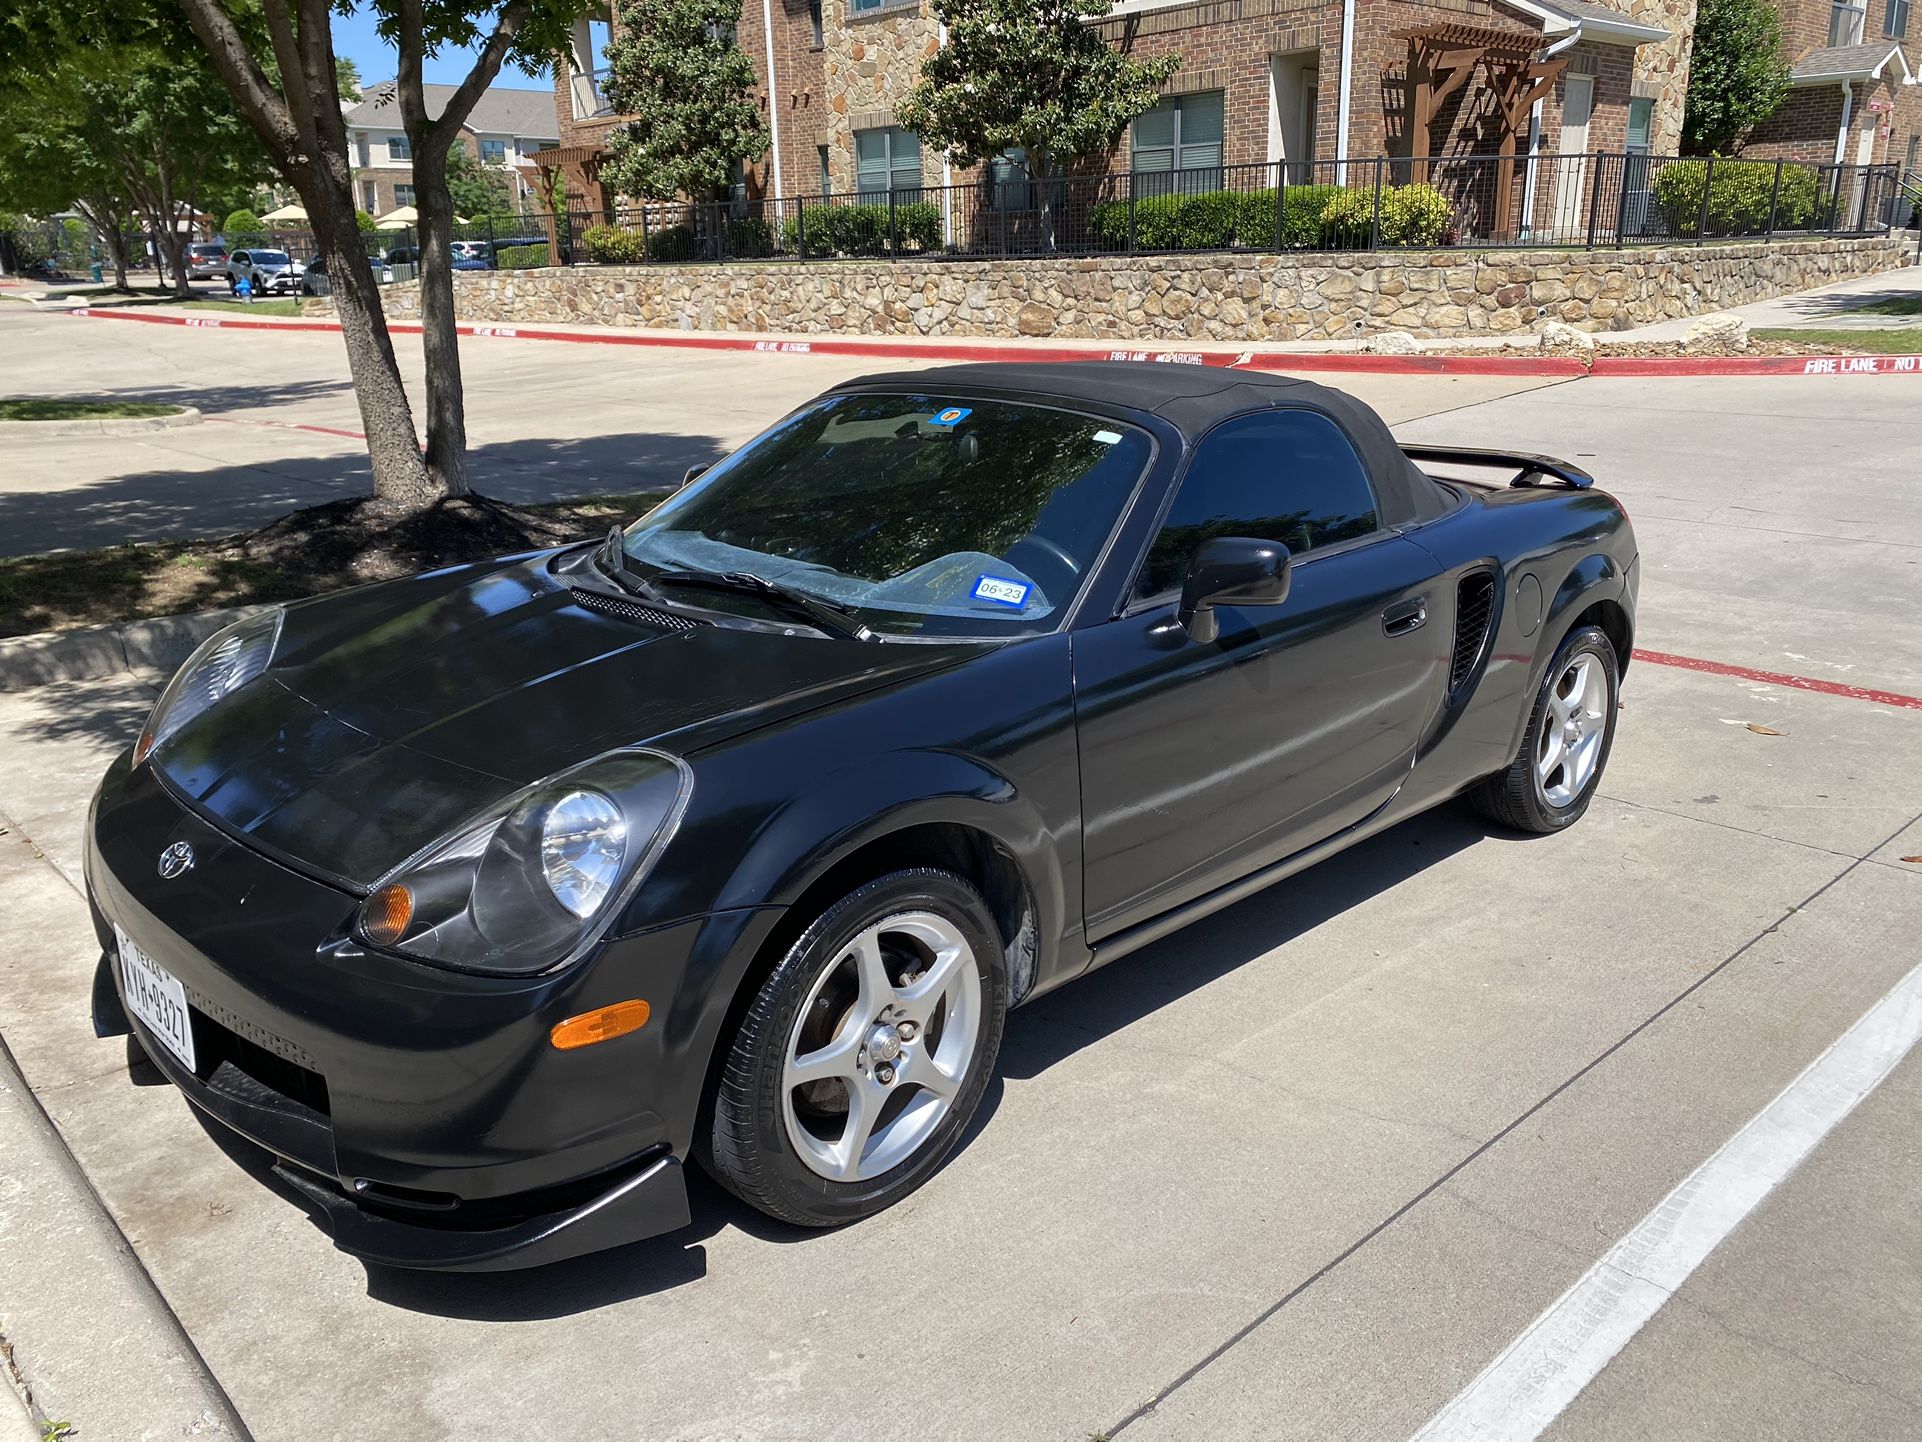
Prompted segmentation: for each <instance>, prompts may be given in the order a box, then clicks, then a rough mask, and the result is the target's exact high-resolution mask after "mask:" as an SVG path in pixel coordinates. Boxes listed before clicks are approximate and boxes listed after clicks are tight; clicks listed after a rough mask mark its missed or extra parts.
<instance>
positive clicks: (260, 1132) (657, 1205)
mask: <svg viewBox="0 0 1922 1442" xmlns="http://www.w3.org/2000/svg"><path fill="white" fill-rule="evenodd" d="M176 841H186V842H188V843H189V844H190V845H191V846H192V847H193V848H194V852H195V856H196V861H195V864H194V865H193V867H192V868H191V869H190V870H189V871H187V872H186V873H185V874H184V875H182V876H180V877H178V878H176V879H174V880H162V879H161V878H160V877H159V875H158V873H157V870H156V867H155V861H156V859H157V858H158V856H159V854H160V852H161V851H162V850H163V849H165V848H166V847H167V846H169V845H171V844H172V843H173V842H176ZM86 871H87V886H88V894H89V896H90V898H91V900H92V903H93V907H94V914H95V926H96V930H97V931H98V933H99V936H100V940H101V947H102V951H103V957H102V970H103V973H104V974H103V976H102V977H101V978H100V979H99V980H98V982H97V985H96V988H95V1014H96V1017H95V1019H96V1027H97V1028H98V1029H101V1030H103V1031H107V1032H112V1031H125V1030H129V1029H136V1028H139V1023H137V1022H131V1021H130V1020H128V1019H127V1017H126V1013H125V1009H124V1002H123V998H122V997H121V994H120V978H119V967H118V966H116V965H111V964H109V962H108V958H109V957H110V956H111V955H112V954H113V952H114V949H115V941H114V937H113V928H114V927H115V926H118V927H120V928H121V929H122V930H124V931H125V932H126V933H127V934H128V935H129V936H131V937H132V938H133V939H134V941H135V942H136V943H137V944H138V945H139V946H140V947H141V949H142V950H143V951H145V952H147V953H148V954H149V955H150V956H151V957H153V959H154V960H155V961H156V962H157V963H159V964H160V965H161V966H163V967H165V968H166V969H167V970H168V971H169V972H171V973H172V974H173V975H174V976H175V977H177V978H178V979H179V980H180V982H181V983H182V985H183V986H184V987H185V988H186V992H187V999H188V1004H189V1010H190V1012H191V1014H192V1023H191V1024H192V1027H193V1034H194V1038H195V1050H196V1053H197V1057H196V1066H195V1068H194V1070H193V1071H191V1072H190V1071H188V1069H187V1068H186V1067H185V1066H184V1065H182V1064H181V1062H180V1061H179V1060H178V1059H177V1058H175V1057H174V1056H173V1055H172V1054H171V1053H170V1052H168V1051H167V1049H166V1048H165V1046H164V1045H163V1044H162V1043H161V1042H160V1041H159V1040H158V1039H157V1038H155V1037H152V1036H150V1035H146V1034H145V1033H144V1029H141V1040H142V1043H143V1045H144V1046H145V1048H146V1050H147V1052H148V1054H149V1056H151V1057H152V1058H153V1060H154V1063H155V1065H156V1066H158V1067H159V1068H160V1070H161V1071H162V1072H163V1073H164V1074H165V1075H166V1076H167V1077H168V1079H169V1080H171V1081H172V1082H173V1083H174V1084H175V1085H176V1086H177V1087H179V1088H180V1090H181V1091H182V1092H183V1093H185V1095H186V1096H187V1097H188V1099H189V1100H190V1101H192V1102H193V1103H194V1105H195V1106H196V1107H197V1108H198V1109H199V1110H200V1111H201V1112H202V1113H204V1114H205V1115H206V1116H208V1117H210V1118H212V1119H213V1120H215V1121H218V1122H220V1123H221V1124H222V1125H224V1126H226V1127H228V1128H231V1129H232V1130H233V1131H235V1132H237V1133H239V1134H240V1135H242V1136H244V1137H247V1138H248V1139H250V1140H252V1141H253V1142H255V1143H257V1144H258V1145H260V1146H262V1147H264V1148H266V1149H267V1150H268V1151H270V1152H272V1153H274V1155H275V1156H276V1157H277V1158H278V1159H279V1166H278V1168H277V1170H278V1171H279V1173H280V1174H281V1176H282V1178H283V1179H284V1180H286V1181H287V1182H288V1183H289V1184H290V1186H291V1188H292V1190H293V1191H294V1192H295V1193H296V1194H297V1195H298V1196H299V1197H300V1198H301V1199H302V1200H303V1201H305V1202H306V1203H308V1204H310V1205H311V1206H312V1207H313V1208H314V1209H315V1210H317V1211H318V1212H319V1213H320V1214H321V1216H322V1217H323V1218H324V1219H325V1220H326V1222H327V1223H328V1225H329V1226H330V1228H331V1230H332V1231H333V1234H334V1238H335V1242H336V1244H337V1245H338V1246H339V1247H340V1248H341V1249H342V1250H343V1251H348V1252H351V1253H354V1254H355V1255H357V1256H361V1257H364V1258H366V1259H367V1260H369V1261H374V1262H381V1263H386V1264H390V1265H395V1266H406V1267H436V1268H448V1269H498V1268H507V1267H520V1266H533V1265H538V1264H541V1263H545V1262H549V1261H555V1260H559V1259H560V1258H562V1257H567V1256H576V1255H580V1254H582V1253H585V1252H590V1251H595V1250H598V1249H601V1248H604V1247H608V1246H613V1245H618V1244H620V1243H622V1242H628V1241H635V1240H638V1239H640V1238H642V1237H647V1236H652V1235H655V1234H658V1233H660V1232H664V1231H671V1230H673V1229H675V1228H677V1227H680V1226H684V1225H685V1224H686V1223H687V1221H688V1211H687V1199H686V1190H685V1186H684V1183H683V1180H682V1175H681V1170H680V1165H679V1163H678V1161H677V1160H676V1157H677V1155H685V1153H686V1149H687V1146H688V1145H689V1143H690V1142H691V1140H692V1135H693V1127H694V1118H695V1114H696V1111H697V1109H698V1106H699V1098H700V1088H701V1083H702V1081H703V1080H704V1077H705V1068H706V1062H707V1051H706V1050H705V1049H704V1048H705V1046H706V1045H708V1044H711V1037H712V1028H709V1027H704V1026H689V1025H682V1024H677V1023H678V1022H691V1021H694V1020H696V1019H697V1017H696V1016H694V1015H688V1016H683V1014H682V1011H681V1009H680V1005H679V1003H680V1001H681V999H682V998H684V997H688V996H690V995H691V994H692V993H693V991H694V990H695V989H697V988H698V983H697V982H695V981H693V978H698V977H701V976H704V975H712V974H713V973H714V971H715V970H717V969H718V968H717V967H716V966H715V958H716V956H717V955H722V956H724V955H725V954H726V953H727V952H728V951H730V950H732V949H733V948H734V947H736V946H738V945H743V944H746V945H753V944H755V942H754V941H753V939H752V938H753V936H754V934H755V933H756V932H757V931H758V930H759V928H757V927H756V926H754V925H752V924H751V923H752V922H753V920H754V919H755V918H757V917H758V916H759V915H760V914H759V913H753V912H750V913H739V912H722V913H716V914H714V915H713V916H710V917H707V918H703V919H701V920H698V921H688V922H682V923H678V924H675V925H670V926H666V927H662V928H658V929H656V930H653V931H648V932H643V933H638V934H635V935H631V936H626V937H622V938H620V939H618V940H615V941H611V942H607V943H605V944H604V945H603V946H602V947H601V949H600V950H599V951H598V952H597V953H596V954H595V955H593V956H590V957H589V958H588V959H587V960H585V961H584V962H582V963H580V964H579V965H577V966H575V967H572V968H569V969H568V970H567V971H566V972H564V973H561V974H557V975H550V976H544V977H476V976H467V975H464V974H460V973H455V972H449V971H444V970H440V969H438V968H433V967H427V966H422V965H418V964H415V963H411V962H407V961H404V960H401V959H399V958H395V957H391V956H385V955H382V954H379V953H374V952H370V951H367V950H365V949H362V948H359V947H357V946H355V945H354V944H353V943H352V942H351V941H350V940H349V939H348V938H347V935H346V929H347V924H348V922H349V920H350V919H351V917H352V914H353V909H354V906H355V904H356V900H357V898H355V897H354V896H352V895H349V894H348V893H345V892H343V891H339V890H336V889H334V888H332V887H329V886H327V885H325V884H323V883H321V882H319V881H316V880H313V879H311V878H309V877H306V876H304V875H301V874H298V873H296V872H294V871H292V870H290V869H288V868H286V867H284V866H281V865H279V864H278V863H276V862H274V861H271V860H269V859H268V858H267V857H265V856H262V855H261V854H259V853H257V852H255V851H253V850H251V849H250V848H248V847H246V846H244V845H242V844H241V843H239V842H238V841H235V840H233V839H232V838H230V837H228V836H227V835H226V834H225V833H224V832H221V831H218V830H216V829H215V828H213V827H212V826H210V825H209V824H208V823H206V822H204V821H203V820H201V819H200V817H199V816H198V815H197V814H196V813H194V812H193V811H191V810H190V809H188V808H187V807H185V806H184V805H182V804H181V803H180V802H179V801H178V800H176V799H175V798H174V797H173V796H172V795H171V793H169V792H168V791H167V790H166V788H165V787H164V786H163V785H161V784H160V782H159V781H158V779H157V778H156V777H155V776H154V775H153V772H152V768H149V767H142V768H140V769H138V770H129V768H128V765H127V759H126V758H125V757H122V758H121V760H120V761H118V762H116V763H115V765H114V767H113V768H112V769H111V770H110V771H109V772H108V775H107V778H106V780H105V781H104V782H103V783H102V786H101V792H100V795H99V796H98V797H97V798H96V801H95V811H94V814H93V815H92V816H91V817H90V818H89V823H88V827H87V850H86ZM628 997H644V998H648V999H649V1000H650V1002H651V1004H652V1005H653V1006H654V1008H655V1011H656V1017H657V1019H658V1020H659V1022H660V1025H658V1026H655V1025H650V1026H648V1027H646V1028H643V1029H642V1030H641V1031H639V1032H635V1033H632V1034H631V1035H629V1036H625V1037H621V1038H619V1039H617V1040H615V1041H612V1042H607V1043H603V1044H601V1045H599V1046H594V1047H586V1048H582V1049H579V1050H577V1051H567V1052H563V1051H559V1050H556V1049H555V1048H554V1047H552V1046H551V1045H550V1044H549V1043H548V1040H547V1036H548V1032H549V1031H550V1030H551V1029H552V1027H553V1025H554V1023H555V1022H557V1021H559V1020H561V1019H563V1018H565V1017H568V1016H573V1015H576V1014H578V1013H580V1012H583V1011H587V1010H591V1009H593V1008H594V1007H597V1006H604V1005H608V1004H610V1003H612V1002H614V1001H619V1000H624V999H626V998H628ZM698 1011H699V1008H697V1009H696V1012H697V1013H698Z"/></svg>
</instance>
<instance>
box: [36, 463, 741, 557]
mask: <svg viewBox="0 0 1922 1442" xmlns="http://www.w3.org/2000/svg"><path fill="white" fill-rule="evenodd" d="M159 434H162V435H164V436H168V437H174V436H179V435H184V434H190V432H165V433H159ZM142 450H143V453H145V454H151V453H152V448H151V447H145V446H143V448H142ZM725 454H726V448H725V447H724V446H723V444H722V443H721V441H720V440H719V439H718V438H717V437H714V436H699V435H695V436H687V435H663V434H658V433H649V432H627V433H622V434H617V435H599V436H572V437H537V438H530V439H525V440H515V441H500V442H496V443H494V444H492V445H480V446H474V447H471V448H470V449H469V451H468V465H469V473H470V477H471V479H472V483H473V486H474V489H475V490H476V491H478V492H479V493H480V494H482V495H485V496H490V497H492V498H493V499H495V500H497V501H506V502H509V503H511V504H515V505H530V504H538V503H539V502H542V501H555V500H564V499H567V498H568V497H572V496H591V495H609V494H625V493H628V492H633V491H647V490H662V489H672V488H673V487H675V486H676V485H678V484H679V483H680V480H681V478H682V476H684V475H685V474H686V473H687V469H688V467H689V466H694V465H710V464H712V463H713V462H715V461H717V460H719V459H720V458H721V457H722V456H723V455H725ZM371 489H372V482H371V479H370V471H369V467H368V461H367V453H366V452H365V451H364V450H361V449H358V448H356V449H354V450H352V451H351V452H347V453H343V454H341V455H333V456H314V455H305V454H289V455H280V456H272V457H265V458H261V459H257V460H249V461H246V462H241V463H235V464H227V465H215V466H210V467H206V468H189V467H180V468H169V469H155V470H143V471H133V472H129V473H127V474H123V475H118V476H114V477H111V478H107V479H101V480H96V481H89V482H85V483H83V484H80V485H70V486H62V487H59V488H56V489H46V490H0V555H4V556H23V555H32V554H37V553H41V552H46V551H54V550H93V549H98V548H102V547H108V546H118V545H121V544H123V543H125V542H128V541H157V540H174V539H184V538H189V537H217V536H224V535H230V534H233V533H234V532H236V531H246V530H253V529H256V528H258V527H261V526H265V525H267V524H269V523H271V522H273V521H276V520H278V519H279V518H280V517H282V516H284V515H286V514H287V513H288V512H289V511H293V510H297V509H300V508H302V507H305V506H315V505H320V504H322V503H324V502H327V501H332V500H338V499H340V498H341V497H344V496H354V495H365V494H367V493H368V492H369V491H371Z"/></svg>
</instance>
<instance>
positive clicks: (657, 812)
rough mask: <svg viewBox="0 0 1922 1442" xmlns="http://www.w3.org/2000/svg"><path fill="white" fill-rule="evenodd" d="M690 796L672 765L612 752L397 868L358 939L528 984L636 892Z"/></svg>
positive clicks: (643, 754) (581, 944)
mask: <svg viewBox="0 0 1922 1442" xmlns="http://www.w3.org/2000/svg"><path fill="white" fill-rule="evenodd" d="M692 789H693V779H692V776H691V774H690V773H689V771H688V769H687V764H686V763H685V762H683V761H681V760H679V759H678V758H676V757H673V756H669V755H667V754H665V753H664V752H660V751H648V750H642V749H639V748H635V749H631V750H624V751H610V752H609V753H608V754H607V755H605V756H601V757H598V758H596V759H595V760H593V761H589V762H587V763H586V764H585V765H583V766H577V767H575V768H574V769H573V770H571V771H564V772H562V773H561V774H560V775H559V776H556V777H554V778H552V779H551V780H548V781H543V782H541V783H540V784H538V785H536V786H530V787H528V788H527V789H526V790H525V791H522V792H520V793H519V794H518V795H515V796H510V797H508V798H507V799H506V800H505V801H502V802H500V803H498V804H497V805H495V806H492V807H489V808H488V809H487V810H486V811H485V812H483V813H481V815H479V816H477V817H475V818H474V819H473V820H472V821H469V822H468V823H466V824H465V825H463V826H462V827H461V828H460V829H459V830H457V831H455V832H453V833H452V834H451V835H449V836H447V837H445V838H444V839H442V840H440V841H437V842H435V843H434V844H433V845H432V846H430V847H428V848H427V849H426V850H425V851H423V852H421V853H419V854H418V855H417V856H414V857H413V858H411V859H410V860H408V861H405V862H402V863H401V865H399V866H398V867H396V868H395V869H394V870H393V871H391V872H389V873H388V874H387V875H386V876H384V877H382V878H381V881H380V884H379V885H378V886H376V887H375V888H374V890H373V892H372V893H371V894H370V895H369V896H368V897H367V900H366V901H365V902H363V903H362V904H361V908H360V913H359V915H358V916H357V917H356V919H355V922H354V932H355V935H357V936H358V937H359V938H360V940H362V941H364V942H366V943H367V944H368V945H370V946H375V947H379V948H381V949H383V950H386V951H394V952H399V953H400V954H401V955H403V956H410V957H413V958H414V959H416V960H418V961H430V962H435V963H437V964H439V965H441V966H449V967H453V968H455V969H457V970H460V971H479V972H489V973H496V974H502V975H528V974H531V973H534V972H540V971H546V970H548V969H550V968H552V967H555V966H558V965H561V964H562V963H564V962H566V961H569V960H571V959H572V958H573V957H575V956H576V955H578V954H579V953H580V952H581V951H582V950H584V949H585V948H586V947H587V946H588V945H589V944H590V943H591V942H592V941H593V940H594V939H595V938H596V937H597V936H599V935H600V933H601V931H602V930H603V929H605V928H606V926H607V925H608V923H609V922H611V921H612V920H613V919H614V917H615V916H616V915H618V914H619V912H620V909H621V907H622V906H623V905H624V904H626V902H627V899H628V898H629V897H631V896H632V895H633V894H634V892H635V890H636V889H637V888H638V887H639V886H640V884H641V880H642V878H644V877H645V876H646V875H647V873H648V870H649V869H650V868H651V867H652V866H653V864H654V861H655V858H656V857H658V856H659V855H660V853H661V850H662V848H664V847H665V846H666V845H667V842H668V838H669V837H671V836H672V835H673V834H674V828H675V826H676V825H677V824H678V823H679V821H680V819H681V813H682V812H683V811H684V810H686V808H687V798H688V794H689V793H690V791H691V790H692Z"/></svg>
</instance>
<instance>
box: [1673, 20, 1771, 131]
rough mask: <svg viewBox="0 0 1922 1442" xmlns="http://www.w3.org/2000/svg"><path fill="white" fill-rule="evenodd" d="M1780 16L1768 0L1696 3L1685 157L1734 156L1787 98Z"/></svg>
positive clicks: (1685, 113) (1684, 117)
mask: <svg viewBox="0 0 1922 1442" xmlns="http://www.w3.org/2000/svg"><path fill="white" fill-rule="evenodd" d="M1788 87H1789V67H1788V62H1787V61H1786V60H1784V59H1783V58H1782V17H1781V15H1780V14H1779V13H1777V11H1776V9H1775V6H1774V5H1772V4H1771V3H1769V0H1701V5H1700V7H1699V8H1698V9H1697V11H1696V13H1695V48H1694V51H1693V53H1692V55H1691V58H1690V60H1689V74H1688V104H1687V107H1686V109H1685V110H1684V111H1683V114H1682V145H1683V148H1684V150H1685V151H1686V152H1687V153H1688V154H1690V155H1702V154H1709V155H1722V154H1733V153H1735V152H1736V151H1739V150H1740V149H1741V148H1742V143H1743V142H1744V141H1745V140H1747V139H1748V136H1749V132H1750V131H1752V130H1754V129H1755V127H1756V126H1757V125H1759V124H1761V123H1762V122H1763V121H1764V120H1766V119H1768V118H1769V116H1771V115H1773V114H1774V113H1775V112H1776V110H1777V109H1779V108H1780V107H1781V104H1782V100H1783V98H1784V97H1785V96H1786V95H1787V94H1788Z"/></svg>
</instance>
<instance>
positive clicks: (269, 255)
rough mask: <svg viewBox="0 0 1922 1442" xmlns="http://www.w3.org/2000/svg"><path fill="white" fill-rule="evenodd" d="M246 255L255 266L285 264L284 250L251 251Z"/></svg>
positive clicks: (285, 255)
mask: <svg viewBox="0 0 1922 1442" xmlns="http://www.w3.org/2000/svg"><path fill="white" fill-rule="evenodd" d="M247 253H248V254H249V255H250V256H252V257H253V261H254V264H255V265H285V264H286V263H287V252H286V251H284V250H251V251H248V252H247Z"/></svg>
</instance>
